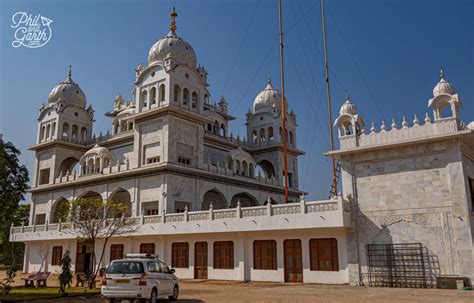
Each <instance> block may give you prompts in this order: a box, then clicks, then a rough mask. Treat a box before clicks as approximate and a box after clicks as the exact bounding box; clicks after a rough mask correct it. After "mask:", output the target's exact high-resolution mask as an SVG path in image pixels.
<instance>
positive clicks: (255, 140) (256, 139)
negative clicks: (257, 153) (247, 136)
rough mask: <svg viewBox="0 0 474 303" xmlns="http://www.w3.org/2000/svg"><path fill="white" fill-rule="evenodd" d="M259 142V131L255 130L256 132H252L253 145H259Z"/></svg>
mask: <svg viewBox="0 0 474 303" xmlns="http://www.w3.org/2000/svg"><path fill="white" fill-rule="evenodd" d="M257 141H258V137H257V131H256V130H254V131H253V132H252V143H253V144H257Z"/></svg>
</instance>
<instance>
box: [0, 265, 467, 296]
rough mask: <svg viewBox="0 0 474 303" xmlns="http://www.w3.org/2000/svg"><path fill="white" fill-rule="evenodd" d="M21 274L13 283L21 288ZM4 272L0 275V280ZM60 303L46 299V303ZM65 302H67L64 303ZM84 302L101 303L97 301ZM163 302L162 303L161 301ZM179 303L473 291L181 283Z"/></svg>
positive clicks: (52, 278) (51, 282)
mask: <svg viewBox="0 0 474 303" xmlns="http://www.w3.org/2000/svg"><path fill="white" fill-rule="evenodd" d="M21 276H22V275H19V276H18V277H17V278H16V279H15V280H16V281H15V285H21V284H22V283H21V282H22V280H21V279H20V278H21ZM3 277H4V272H1V273H0V279H1V280H2V278H3ZM56 285H57V277H56V276H55V275H52V276H50V278H49V279H48V286H56ZM51 301H54V302H60V301H58V300H50V301H49V302H51ZM64 302H67V301H64ZM87 302H103V301H102V300H101V299H100V298H97V299H89V300H87ZM163 302H165V301H163ZM179 302H189V303H201V302H206V303H222V302H232V303H234V302H235V303H247V302H272V303H275V302H311V303H313V302H314V303H326V302H330V303H362V302H376V303H392V302H404V303H414V302H417V303H418V302H420V303H425V302H426V303H438V302H439V303H473V302H474V291H461V290H455V289H453V290H443V289H411V288H410V289H402V288H368V287H351V286H347V285H315V284H288V283H285V284H283V283H270V282H251V283H241V282H230V281H200V280H182V281H181V293H180V296H179Z"/></svg>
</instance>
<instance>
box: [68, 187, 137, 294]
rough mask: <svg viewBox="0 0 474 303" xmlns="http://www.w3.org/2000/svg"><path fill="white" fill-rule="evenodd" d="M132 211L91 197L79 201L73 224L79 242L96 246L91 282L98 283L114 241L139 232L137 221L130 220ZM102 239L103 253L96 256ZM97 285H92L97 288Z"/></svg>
mask: <svg viewBox="0 0 474 303" xmlns="http://www.w3.org/2000/svg"><path fill="white" fill-rule="evenodd" d="M130 215H131V211H130V208H129V207H127V206H126V205H124V204H123V203H121V202H116V201H109V202H108V203H106V204H104V203H103V201H102V199H101V198H100V197H97V198H96V197H95V196H89V197H84V198H79V199H77V200H75V201H74V202H73V203H72V212H71V216H70V218H69V220H70V221H71V222H73V224H74V226H75V229H74V232H75V233H77V239H78V241H82V242H84V243H86V242H87V243H90V244H91V245H92V268H93V271H94V272H93V273H92V275H91V277H90V279H91V281H94V280H95V277H96V276H97V274H98V271H99V268H98V267H97V266H96V265H97V264H100V263H101V262H102V259H103V258H104V253H105V247H106V245H107V242H108V240H109V239H110V238H111V237H114V236H119V235H123V234H130V233H133V232H135V231H136V229H137V226H136V223H135V220H134V219H133V218H131V217H130ZM98 239H101V240H103V241H101V246H102V249H101V252H100V254H99V255H98V256H96V253H95V251H96V247H97V240H98ZM93 285H94V283H90V287H93Z"/></svg>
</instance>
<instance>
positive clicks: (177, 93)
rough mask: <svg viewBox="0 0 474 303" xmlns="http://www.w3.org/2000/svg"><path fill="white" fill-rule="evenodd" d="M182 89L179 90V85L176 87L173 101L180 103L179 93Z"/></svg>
mask: <svg viewBox="0 0 474 303" xmlns="http://www.w3.org/2000/svg"><path fill="white" fill-rule="evenodd" d="M180 91H181V89H180V88H179V85H178V84H175V85H174V93H173V101H174V102H179V93H180Z"/></svg>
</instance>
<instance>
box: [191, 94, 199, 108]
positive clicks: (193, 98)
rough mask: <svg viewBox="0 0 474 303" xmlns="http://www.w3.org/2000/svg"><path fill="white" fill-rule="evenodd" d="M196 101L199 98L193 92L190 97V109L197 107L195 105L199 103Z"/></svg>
mask: <svg viewBox="0 0 474 303" xmlns="http://www.w3.org/2000/svg"><path fill="white" fill-rule="evenodd" d="M198 99H199V98H198V94H197V93H196V92H193V95H192V97H191V101H192V102H191V107H192V108H196V107H197V103H198V101H199V100H198Z"/></svg>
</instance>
